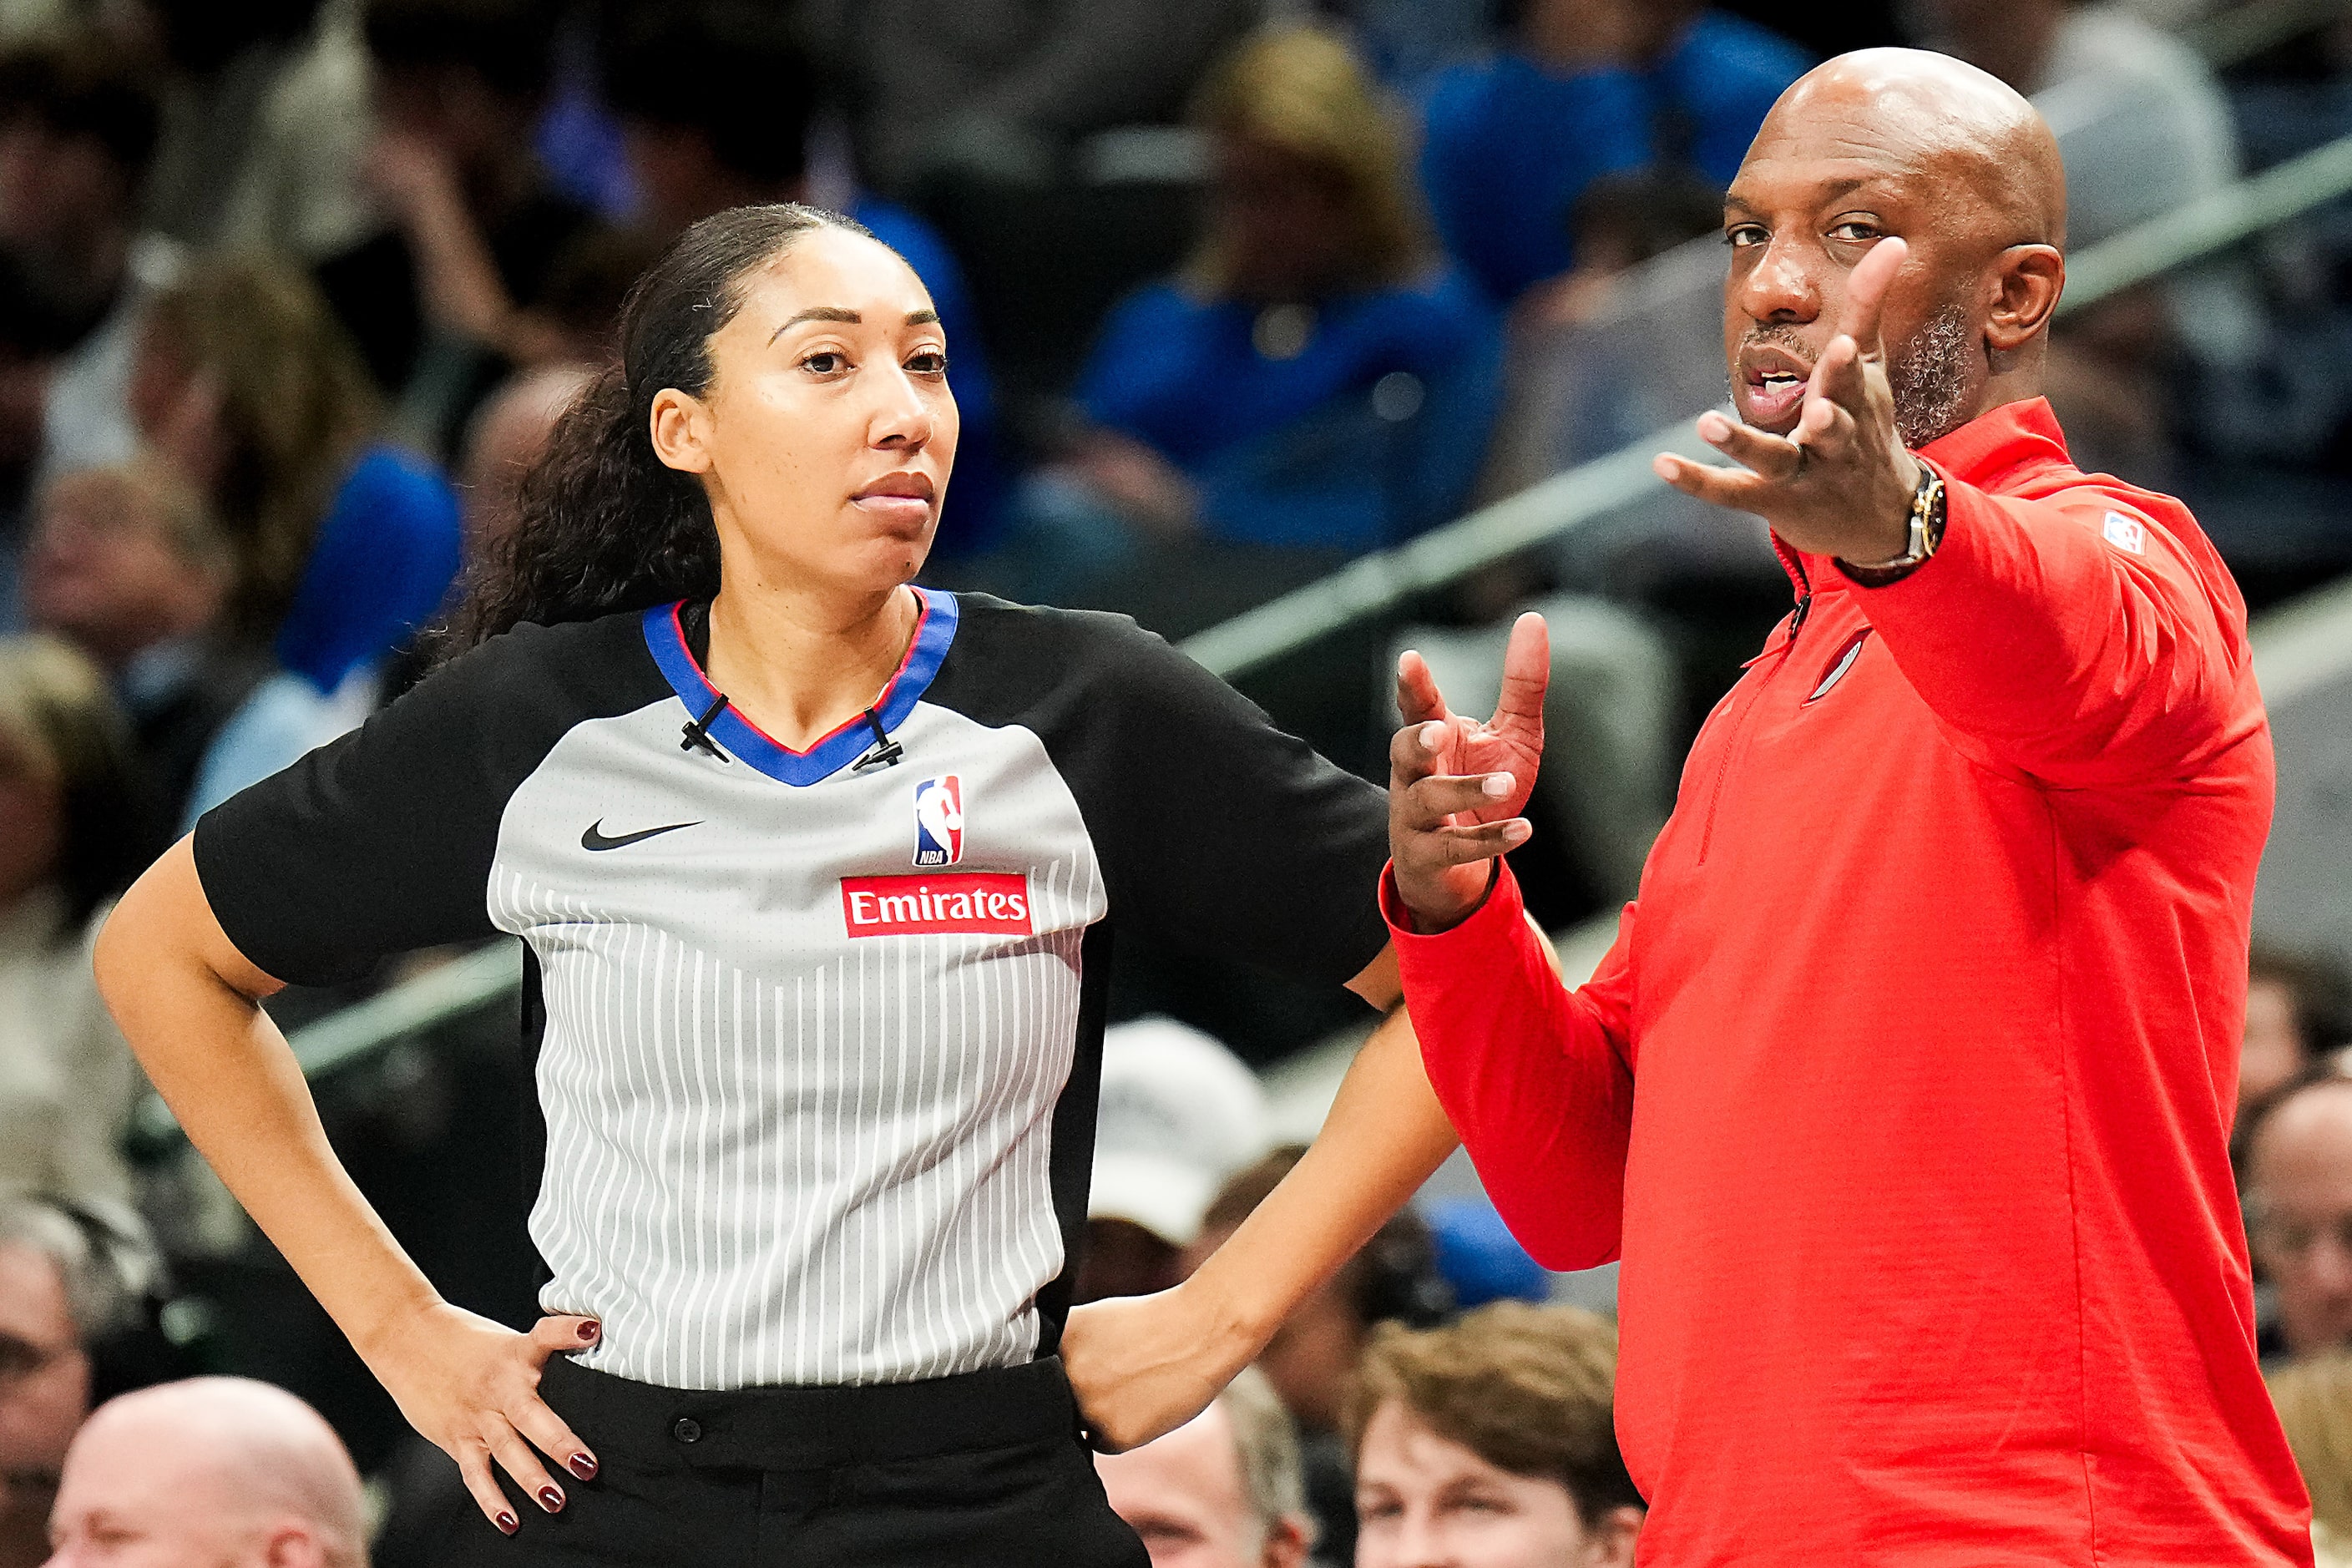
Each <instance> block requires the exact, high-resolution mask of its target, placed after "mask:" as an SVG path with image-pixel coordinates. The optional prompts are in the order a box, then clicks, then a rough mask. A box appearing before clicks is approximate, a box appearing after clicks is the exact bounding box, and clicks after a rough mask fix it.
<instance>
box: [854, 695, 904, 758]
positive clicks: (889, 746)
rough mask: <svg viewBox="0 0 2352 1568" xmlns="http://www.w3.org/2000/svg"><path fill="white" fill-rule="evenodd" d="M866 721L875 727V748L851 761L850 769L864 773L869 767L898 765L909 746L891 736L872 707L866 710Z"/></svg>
mask: <svg viewBox="0 0 2352 1568" xmlns="http://www.w3.org/2000/svg"><path fill="white" fill-rule="evenodd" d="M866 723H868V724H869V725H871V726H873V729H874V749H873V750H872V751H870V752H866V754H865V755H864V756H862V757H860V758H858V759H857V760H856V762H854V763H850V764H849V771H850V772H851V773H864V772H865V771H866V769H868V768H895V767H897V766H898V763H899V760H900V759H901V758H903V757H905V756H906V754H907V748H906V747H904V746H901V745H900V744H898V742H896V741H894V740H892V739H891V738H890V732H889V731H887V730H885V729H884V728H882V721H881V720H880V719H878V718H877V717H875V713H874V710H873V709H871V708H868V709H867V710H866Z"/></svg>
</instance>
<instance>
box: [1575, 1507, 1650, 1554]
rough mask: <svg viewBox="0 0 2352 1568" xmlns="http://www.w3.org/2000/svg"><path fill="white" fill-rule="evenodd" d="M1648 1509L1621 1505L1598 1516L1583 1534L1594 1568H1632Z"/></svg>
mask: <svg viewBox="0 0 2352 1568" xmlns="http://www.w3.org/2000/svg"><path fill="white" fill-rule="evenodd" d="M1647 1518H1649V1514H1648V1512H1647V1510H1643V1509H1638V1508H1635V1507H1633V1505H1632V1504H1631V1503H1621V1504H1620V1505H1618V1506H1617V1507H1615V1508H1612V1509H1611V1510H1609V1511H1608V1512H1607V1513H1604V1514H1602V1515H1601V1519H1600V1521H1598V1522H1597V1523H1595V1524H1594V1525H1593V1527H1592V1529H1591V1531H1589V1532H1588V1533H1587V1534H1586V1537H1585V1540H1586V1542H1588V1543H1589V1550H1590V1552H1591V1555H1590V1558H1589V1559H1588V1560H1589V1561H1590V1562H1591V1563H1592V1564H1593V1565H1594V1568H1633V1547H1634V1544H1635V1542H1639V1541H1640V1540H1641V1538H1642V1521H1643V1520H1645V1519H1647Z"/></svg>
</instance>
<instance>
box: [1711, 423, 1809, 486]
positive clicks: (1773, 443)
mask: <svg viewBox="0 0 2352 1568" xmlns="http://www.w3.org/2000/svg"><path fill="white" fill-rule="evenodd" d="M1698 433H1699V436H1700V437H1701V438H1702V439H1704V440H1705V441H1706V444H1707V445H1708V446H1710V447H1714V448H1715V449H1716V450H1717V451H1718V452H1721V453H1723V454H1724V455H1725V456H1726V457H1728V458H1737V459H1738V461H1739V462H1741V463H1743V464H1745V465H1746V466H1747V467H1748V468H1749V469H1750V470H1752V471H1753V472H1756V473H1759V474H1761V475H1763V476H1764V477H1765V478H1766V479H1790V478H1792V477H1794V476H1795V474H1796V472H1797V468H1798V467H1799V465H1800V463H1801V459H1802V454H1801V453H1800V452H1799V451H1798V449H1797V444H1796V442H1794V441H1792V440H1790V439H1789V438H1788V437H1785V436H1775V435H1773V434H1772V433H1771V432H1770V431H1769V430H1759V429H1757V428H1756V427H1755V426H1752V425H1743V424H1741V423H1740V422H1739V421H1738V420H1736V419H1727V418H1726V417H1725V416H1722V415H1721V414H1718V413H1717V412H1716V411H1715V410H1713V409H1709V410H1708V411H1707V412H1706V413H1705V414H1702V415H1700V416H1698Z"/></svg>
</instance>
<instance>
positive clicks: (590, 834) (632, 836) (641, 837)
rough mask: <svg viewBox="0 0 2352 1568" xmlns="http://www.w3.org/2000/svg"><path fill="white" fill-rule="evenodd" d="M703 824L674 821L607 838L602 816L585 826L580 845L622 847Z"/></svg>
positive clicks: (586, 846)
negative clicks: (661, 825)
mask: <svg viewBox="0 0 2352 1568" xmlns="http://www.w3.org/2000/svg"><path fill="white" fill-rule="evenodd" d="M699 826H702V824H701V823H700V822H698V821H697V822H673V823H670V824H668V825H667V826H663V827H648V828H646V829H644V830H642V831H641V832H636V833H624V834H622V835H621V836H620V837H618V838H607V837H604V818H603V817H601V816H600V817H598V818H597V819H596V821H595V823H594V825H593V826H589V827H586V828H583V830H582V831H581V834H580V847H581V848H583V849H620V848H623V847H626V846H628V845H631V844H642V843H644V842H645V841H646V839H648V838H657V837H660V836H661V835H663V834H665V833H676V832H677V830H678V829H679V828H681V827H699Z"/></svg>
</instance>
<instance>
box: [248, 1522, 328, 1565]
mask: <svg viewBox="0 0 2352 1568" xmlns="http://www.w3.org/2000/svg"><path fill="white" fill-rule="evenodd" d="M261 1561H262V1562H263V1563H267V1564H268V1568H326V1562H327V1552H326V1549H325V1547H324V1545H323V1544H322V1543H321V1542H320V1540H319V1538H318V1537H317V1536H316V1535H313V1534H312V1533H311V1532H310V1531H309V1530H308V1529H306V1528H305V1527H304V1526H302V1525H299V1524H294V1523H290V1522H289V1523H286V1524H281V1525H279V1526H278V1527H277V1528H276V1529H274V1530H272V1531H270V1532H269V1535H268V1539H267V1540H266V1541H265V1542H263V1544H262V1548H261Z"/></svg>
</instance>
